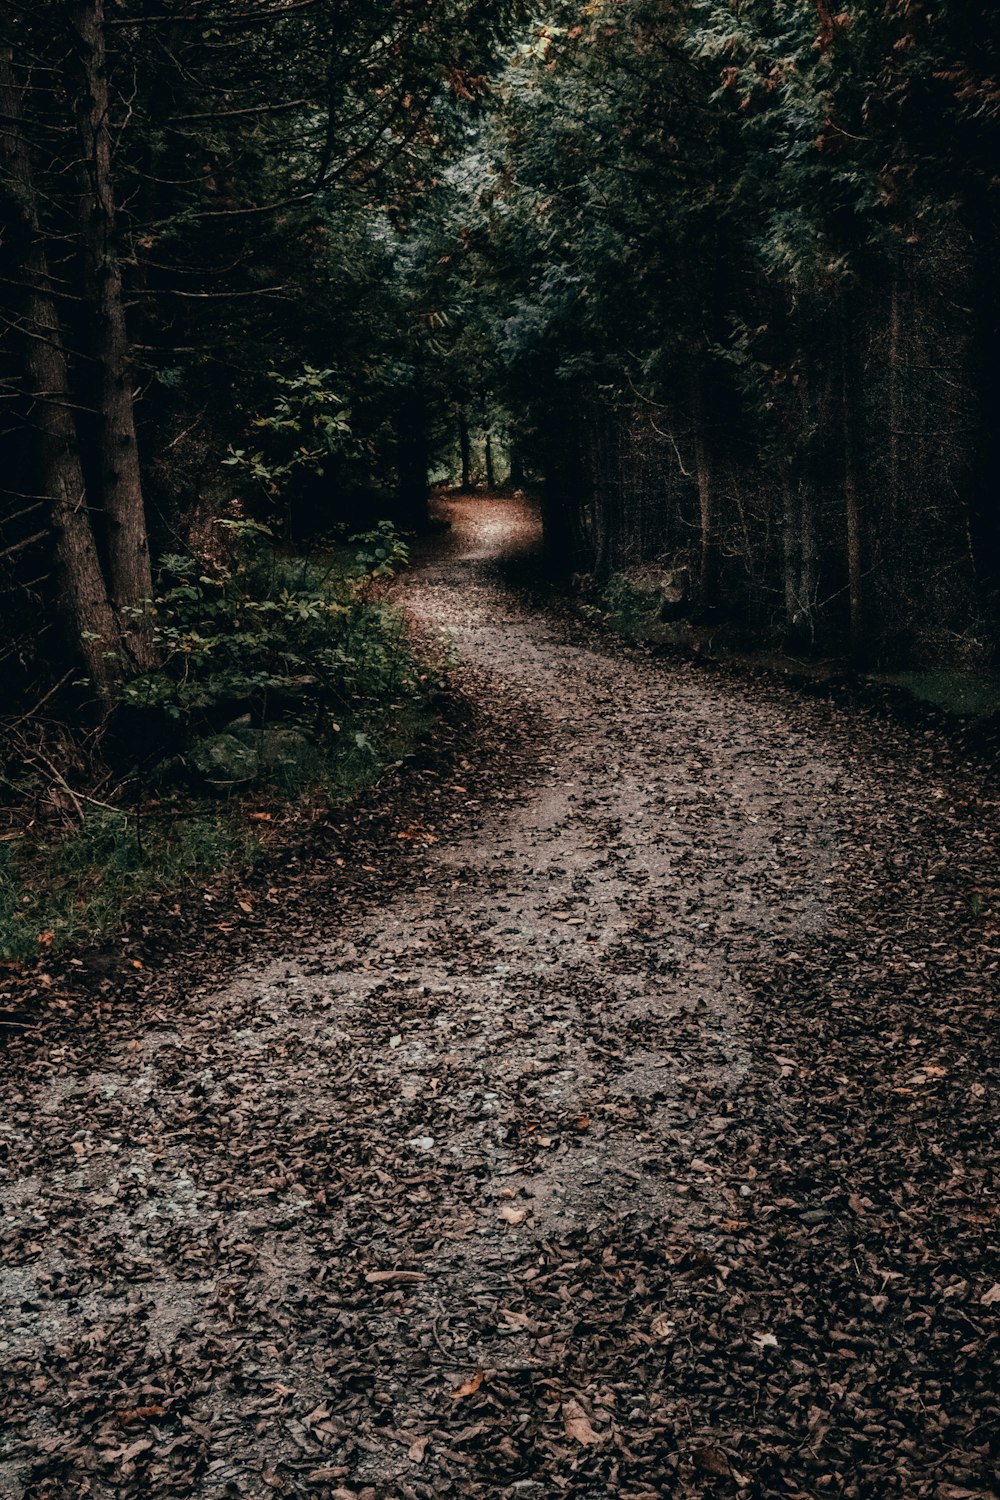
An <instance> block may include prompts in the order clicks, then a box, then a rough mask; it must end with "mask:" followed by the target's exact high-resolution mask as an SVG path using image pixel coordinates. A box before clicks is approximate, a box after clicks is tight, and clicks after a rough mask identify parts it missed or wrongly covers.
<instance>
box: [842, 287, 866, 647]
mask: <svg viewBox="0 0 1000 1500" xmlns="http://www.w3.org/2000/svg"><path fill="white" fill-rule="evenodd" d="M854 316H855V314H854V310H853V309H851V308H849V307H848V308H845V309H843V312H842V320H843V321H842V324H841V331H840V356H841V361H840V364H841V371H840V373H841V388H840V409H841V442H842V445H843V465H844V467H843V478H844V519H845V525H846V541H847V582H848V595H849V598H850V643H851V659H852V661H853V662H854V663H855V665H860V664H861V662H862V661H863V660H864V657H865V654H866V651H867V648H868V640H867V631H866V624H867V622H866V618H865V615H866V611H865V602H866V601H865V594H864V541H863V519H862V506H861V493H860V481H859V476H858V463H859V454H858V446H859V445H858V430H857V423H858V402H859V401H860V400H861V395H862V383H861V369H860V361H859V360H858V357H857V345H856V338H857V335H856V333H855V331H854Z"/></svg>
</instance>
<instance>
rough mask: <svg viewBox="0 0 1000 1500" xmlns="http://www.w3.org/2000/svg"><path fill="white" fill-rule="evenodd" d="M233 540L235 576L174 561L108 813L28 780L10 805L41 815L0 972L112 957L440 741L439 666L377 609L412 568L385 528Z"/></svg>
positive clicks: (164, 576)
mask: <svg viewBox="0 0 1000 1500" xmlns="http://www.w3.org/2000/svg"><path fill="white" fill-rule="evenodd" d="M229 532H230V545H229V546H228V548H227V549H225V556H224V557H223V558H222V559H216V560H215V561H213V562H208V561H206V560H205V559H204V558H195V557H190V556H187V557H184V556H176V557H170V558H167V559H165V560H164V564H163V569H162V573H161V580H162V582H161V588H160V591H159V593H158V596H157V598H156V599H155V600H154V601H153V604H152V616H151V618H152V630H153V636H154V641H155V646H156V651H157V665H156V667H155V668H154V669H153V670H151V671H147V672H144V673H141V674H138V675H136V676H133V677H132V678H131V679H130V680H129V681H128V682H127V683H126V684H125V685H124V688H123V690H122V695H121V705H120V708H119V712H118V717H117V726H116V727H115V728H113V730H112V736H114V735H115V734H116V735H117V746H116V749H115V750H114V752H113V753H114V754H115V755H116V756H117V760H118V774H117V775H116V777H115V781H114V790H113V791H111V792H107V791H104V790H102V792H101V802H100V804H98V803H97V802H96V801H95V799H94V798H93V797H92V796H91V795H90V790H91V789H90V788H88V787H87V786H85V785H82V784H80V782H79V781H78V784H77V786H76V787H74V786H72V785H70V783H69V782H68V781H67V780H66V779H65V778H64V777H63V776H60V778H59V780H60V785H57V786H53V785H52V784H51V782H50V781H49V782H46V776H45V773H44V771H43V770H41V769H40V767H39V765H38V764H37V763H35V764H31V763H26V765H25V767H24V768H23V770H22V774H21V777H20V780H19V781H18V782H16V783H15V791H16V792H17V793H18V794H19V795H20V796H21V798H22V801H23V803H24V805H25V807H28V806H30V805H33V806H34V807H35V808H36V809H41V811H40V812H37V813H36V815H34V816H32V817H31V818H30V819H28V820H26V821H24V822H23V824H22V826H21V827H20V828H18V829H16V830H15V832H14V834H13V836H12V835H10V834H8V835H7V836H6V837H5V840H4V841H3V842H2V843H0V957H2V958H4V959H6V960H8V961H24V960H26V959H29V958H30V957H31V956H32V955H36V954H38V953H39V952H40V951H42V952H44V951H46V950H48V949H58V948H63V947H78V946H82V945H85V944H95V943H102V942H106V941H107V940H108V939H109V938H110V937H112V936H113V934H114V933H115V931H116V929H118V928H119V927H120V926H121V923H122V921H123V919H124V917H125V916H126V914H127V913H128V912H129V910H130V909H134V908H135V907H137V906H139V905H141V903H142V902H143V901H144V900H146V899H148V898H149V897H150V896H152V895H153V894H155V893H164V892H169V891H171V890H176V889H178V888H180V887H182V886H184V885H186V884H190V883H198V882H203V881H206V880H208V879H210V878H211V877H212V876H213V875H217V874H218V873H219V872H221V871H222V870H225V869H228V868H233V867H237V866H249V865H252V864H253V862H254V861H255V859H257V858H258V857H259V855H260V853H261V850H262V847H263V841H264V839H265V838H266V837H267V830H268V828H269V827H271V826H273V825H274V824H275V823H276V822H278V821H279V819H280V817H281V816H282V815H283V813H288V812H290V811H291V810H292V809H293V808H294V806H295V805H296V804H303V803H307V802H308V803H313V804H314V803H317V802H318V803H338V802H340V803H342V802H344V801H347V800H349V799H350V798H351V797H352V796H353V795H355V794H356V793H358V792H359V791H361V790H362V789H364V788H366V787H370V786H371V785H372V784H374V783H375V782H377V780H378V778H379V777H380V776H381V775H382V774H383V773H384V771H385V770H386V768H387V767H388V766H390V765H392V764H394V763H398V762H399V761H401V760H402V759H403V757H404V756H406V755H407V754H408V753H410V752H411V751H412V750H413V749H414V747H415V746H416V744H417V743H418V741H419V740H420V739H421V738H422V737H423V736H425V735H426V734H427V733H428V732H429V731H430V729H431V727H432V726H433V723H434V721H435V710H434V702H433V699H434V694H435V692H436V690H437V689H438V688H439V687H440V686H441V685H442V668H441V666H440V665H437V666H434V665H431V664H428V663H426V662H422V661H420V660H419V659H418V658H417V657H416V656H415V654H414V651H413V649H412V646H411V643H410V641H409V638H408V635H407V632H406V629H405V625H404V622H403V620H402V619H401V617H400V616H399V614H398V613H397V612H396V611H395V610H394V609H393V608H392V607H391V606H390V605H389V604H387V603H386V602H385V600H384V598H383V597H382V589H381V585H382V581H383V580H384V579H386V578H388V577H390V576H391V575H392V573H393V572H394V571H395V570H396V568H397V567H399V566H400V565H401V564H402V563H403V562H405V560H406V550H405V547H404V546H403V545H402V544H401V543H400V541H399V540H398V538H397V537H396V536H395V534H394V533H393V532H392V530H391V528H390V527H388V526H382V527H379V528H378V529H377V530H376V531H375V532H373V533H370V534H369V535H367V536H365V537H360V538H354V539H353V540H352V544H351V545H346V544H340V545H338V546H335V547H331V548H327V549H325V550H323V551H321V552H317V553H316V554H315V555H313V556H311V557H292V556H288V555H284V554H282V553H281V552H280V551H279V550H278V549H277V548H276V547H275V546H274V545H273V541H272V538H271V537H270V535H269V533H268V532H267V529H266V528H265V527H262V526H259V525H257V524H255V523H248V522H242V521H241V522H239V523H236V524H233V525H230V527H229ZM53 810H57V816H56V815H55V814H54V812H53ZM46 812H48V813H49V814H50V815H48V816H46Z"/></svg>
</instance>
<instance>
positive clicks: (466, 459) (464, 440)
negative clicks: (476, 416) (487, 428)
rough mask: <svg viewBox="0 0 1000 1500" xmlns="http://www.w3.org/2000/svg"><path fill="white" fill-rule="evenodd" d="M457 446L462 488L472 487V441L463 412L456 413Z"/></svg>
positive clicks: (468, 488)
mask: <svg viewBox="0 0 1000 1500" xmlns="http://www.w3.org/2000/svg"><path fill="white" fill-rule="evenodd" d="M458 447H459V452H460V453H461V455H462V489H463V490H470V489H471V488H472V441H471V439H470V437H469V423H468V420H467V419H466V415H465V412H464V411H462V412H459V414H458Z"/></svg>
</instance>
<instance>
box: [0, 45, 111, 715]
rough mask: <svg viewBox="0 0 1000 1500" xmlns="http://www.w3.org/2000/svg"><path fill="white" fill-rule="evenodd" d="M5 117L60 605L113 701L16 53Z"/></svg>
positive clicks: (0, 86) (97, 572) (104, 603)
mask: <svg viewBox="0 0 1000 1500" xmlns="http://www.w3.org/2000/svg"><path fill="white" fill-rule="evenodd" d="M0 112H2V114H3V116H4V129H3V130H2V131H0V155H2V157H3V159H4V161H5V165H6V168H7V173H8V178H9V183H10V188H11V198H12V200H13V202H12V212H11V216H10V220H11V221H10V238H11V241H12V242H14V244H15V245H16V246H17V248H19V249H20V256H19V262H20V264H19V271H20V276H21V280H22V282H23V284H24V329H25V334H26V337H25V340H24V366H25V373H26V376H27V385H28V391H29V394H30V396H31V398H32V402H33V409H32V422H33V426H34V429H35V434H36V440H37V445H38V462H39V470H40V479H41V488H42V491H43V493H44V494H45V495H47V496H48V497H49V499H50V501H51V505H52V510H51V525H52V530H53V534H54V537H55V547H56V562H57V568H58V576H59V597H60V603H61V605H62V608H63V610H64V612H65V615H66V617H67V622H68V626H69V630H70V633H71V637H72V641H73V645H74V647H75V648H76V650H77V651H78V652H79V654H80V656H81V657H82V659H83V661H84V663H85V665H86V668H87V671H88V673H89V675H90V677H91V680H92V681H93V683H94V686H95V688H96V689H97V691H98V693H99V695H100V696H101V698H102V699H104V700H105V701H107V700H108V699H109V698H110V696H111V691H112V688H113V685H114V681H115V678H116V676H117V674H118V667H119V659H118V655H117V648H118V646H119V644H120V641H119V633H118V629H117V625H116V621H115V616H114V612H113V610H112V608H111V606H110V604H109V602H108V594H107V588H106V586H105V581H104V577H103V574H102V572H101V565H100V559H99V558H98V554H97V546H96V543H95V541H94V534H93V530H92V528H91V524H90V516H89V514H88V511H87V499H86V493H85V486H84V479H83V469H82V466H81V463H80V449H79V440H78V435H77V430H76V422H75V420H74V417H73V410H72V404H71V397H70V388H69V376H68V370H67V361H66V353H65V349H64V347H63V342H62V332H61V328H60V320H59V313H58V309H57V307H56V303H55V301H54V299H53V297H52V296H51V294H50V291H49V287H50V285H51V283H50V280H49V270H48V258H47V256H46V252H45V245H44V241H43V239H42V233H41V227H40V224H39V218H38V205H37V199H36V196H35V189H34V178H33V174H32V168H31V153H30V150H29V147H28V143H27V141H26V139H25V136H24V133H23V130H22V128H21V94H20V89H19V88H18V85H17V82H16V80H15V77H14V69H13V53H12V51H11V49H10V48H9V47H8V48H0Z"/></svg>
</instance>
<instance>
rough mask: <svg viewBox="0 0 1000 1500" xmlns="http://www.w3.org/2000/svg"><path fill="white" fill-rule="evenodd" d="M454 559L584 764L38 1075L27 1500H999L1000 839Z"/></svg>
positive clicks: (475, 605)
mask: <svg viewBox="0 0 1000 1500" xmlns="http://www.w3.org/2000/svg"><path fill="white" fill-rule="evenodd" d="M450 515H451V519H452V521H453V530H452V532H451V533H450V535H449V537H448V539H447V542H446V544H441V545H439V546H437V547H436V548H434V549H432V550H431V551H430V553H429V555H428V556H427V557H426V558H425V559H424V560H423V561H422V562H421V563H420V565H419V566H418V567H417V568H415V569H414V571H413V572H412V573H411V574H410V575H409V577H408V578H407V580H406V582H405V585H404V586H403V589H402V598H403V602H404V605H405V607H406V608H407V609H408V610H409V611H410V612H411V613H412V615H413V616H414V618H415V620H416V621H417V622H418V624H419V626H420V628H421V629H422V630H431V631H441V630H443V631H446V632H448V633H450V634H451V635H452V637H453V639H454V641H455V644H456V646H457V649H458V652H459V654H460V658H461V660H462V661H463V662H464V663H468V664H469V667H470V668H471V669H472V671H473V672H474V677H475V681H476V683H477V684H481V683H483V682H484V681H485V682H487V683H488V684H489V689H488V690H489V692H490V693H491V694H492V695H493V697H494V702H493V705H492V707H493V710H494V711H495V712H496V713H500V714H510V715H514V716H516V715H517V714H518V713H520V712H522V706H526V707H527V708H529V709H530V710H531V712H532V714H533V715H536V716H540V719H539V722H540V724H541V732H540V733H539V730H538V727H537V725H536V727H535V728H533V729H532V731H531V733H532V735H533V736H534V738H533V741H532V744H533V751H534V754H533V772H532V775H531V777H530V778H529V782H528V784H527V786H526V787H525V788H524V794H523V796H521V797H520V799H518V800H516V801H513V802H498V803H497V804H496V805H493V806H490V805H485V806H482V807H477V808H476V809H475V810H474V811H475V819H474V821H475V824H476V826H475V828H474V829H473V828H470V830H469V831H467V832H463V831H462V829H461V827H459V828H458V830H457V832H456V833H455V834H454V835H453V836H447V837H443V838H440V839H439V840H437V841H435V842H431V841H430V835H429V834H427V835H425V834H424V833H423V832H422V831H421V829H420V827H419V826H416V827H415V828H414V829H413V831H412V835H411V836H412V839H413V841H414V842H415V843H418V844H420V846H421V855H422V857H421V860H420V862H419V864H418V863H416V862H415V863H414V873H413V877H412V879H411V880H410V881H409V883H408V884H407V885H406V886H405V887H404V888H401V889H399V890H397V891H395V892H393V894H392V895H391V897H390V898H389V899H388V900H387V901H385V902H383V903H381V904H379V903H375V904H372V903H368V904H366V905H364V906H363V907H362V908H361V909H359V910H358V911H356V912H355V913H354V915H353V917H352V919H351V920H350V922H349V923H348V924H347V925H346V926H338V928H337V930H336V931H332V932H330V933H328V934H323V933H319V934H318V935H317V938H316V940H315V941H314V942H313V943H311V944H310V945H309V946H308V948H307V950H306V951H301V948H300V947H299V945H297V944H296V945H294V946H290V949H289V951H288V952H287V953H274V954H273V956H272V957H270V958H269V959H268V960H267V961H259V962H253V963H248V964H246V965H244V966H243V967H241V969H240V970H239V971H238V972H235V973H234V974H233V975H232V978H231V982H229V983H228V984H227V985H225V986H223V987H221V988H220V987H212V988H210V989H204V990H197V989H196V990H194V991H193V992H192V993H190V994H186V995H185V994H178V995H177V996H176V999H175V1002H174V1003H173V1005H172V1006H171V1008H170V1009H169V1011H167V1010H166V1009H163V1008H160V1009H159V1010H158V1011H157V1012H155V1013H153V1014H150V1015H147V1016H145V1017H144V1018H143V1019H142V1020H141V1021H137V1019H136V1016H135V1015H134V1014H132V1013H128V1014H124V1015H121V1016H116V1017H115V1018H113V1020H111V1021H109V1023H108V1025H107V1026H106V1027H105V1028H104V1029H103V1030H102V1031H101V1032H99V1033H95V1034H92V1035H91V1036H90V1037H89V1038H88V1040H87V1043H86V1045H85V1046H82V1047H77V1048H72V1049H65V1050H62V1051H61V1050H60V1047H59V1046H58V1045H47V1046H44V1047H43V1046H41V1045H40V1046H39V1047H38V1048H37V1050H36V1051H35V1052H34V1053H33V1052H32V1051H31V1048H30V1046H26V1047H21V1048H20V1049H19V1050H18V1051H16V1053H14V1054H12V1060H10V1061H8V1063H7V1065H6V1069H5V1077H4V1097H3V1100H2V1102H0V1142H2V1143H3V1145H4V1147H5V1148H6V1149H5V1157H6V1164H7V1165H6V1173H7V1179H6V1183H5V1190H4V1204H5V1210H6V1212H5V1220H4V1227H3V1233H2V1245H3V1249H4V1252H5V1257H4V1268H3V1270H2V1272H0V1309H2V1316H3V1325H2V1328H0V1355H2V1357H3V1361H4V1364H5V1367H6V1371H7V1378H8V1382H9V1385H8V1391H9V1394H8V1401H7V1412H6V1422H5V1427H6V1432H5V1436H4V1439H3V1446H2V1447H0V1495H10V1496H17V1497H21V1500H34V1497H41V1496H45V1497H55V1496H59V1497H63V1496H67V1497H75V1496H78V1495H79V1496H94V1497H100V1500H105V1497H112V1496H114V1497H117V1496H139V1495H143V1496H148V1497H161V1496H163V1497H165V1496H192V1497H205V1500H209V1497H216V1496H218V1497H223V1496H230V1495H231V1496H244V1497H258V1496H270V1495H309V1496H316V1497H323V1496H335V1497H338V1500H343V1497H346V1496H358V1495H360V1496H364V1497H365V1500H383V1497H385V1500H388V1497H396V1496H399V1497H402V1500H412V1497H414V1496H417V1497H421V1500H429V1497H431V1496H435V1497H436V1496H456V1497H457V1496H476V1497H483V1500H486V1497H491V1500H492V1497H494V1496H497V1497H499V1496H505V1497H506V1496H509V1497H524V1500H548V1497H550V1496H558V1495H563V1494H572V1495H578V1496H587V1497H594V1500H597V1497H603V1496H620V1497H628V1500H643V1497H645V1500H650V1497H653V1496H660V1495H678V1496H702V1495H710V1494H711V1495H715V1494H719V1495H738V1494H742V1495H748V1496H749V1495H760V1496H764V1495H782V1496H790V1497H796V1496H797V1497H810V1500H812V1497H814V1496H823V1495H848V1496H858V1497H871V1500H879V1497H882V1496H900V1497H903V1496H921V1497H923V1496H927V1497H933V1500H960V1497H963V1496H977V1497H985V1496H989V1495H991V1494H993V1493H994V1491H995V1489H996V1443H997V1438H998V1435H1000V1424H998V1422H997V1398H996V1394H995V1392H994V1391H993V1389H992V1381H991V1376H990V1368H991V1358H992V1352H991V1351H995V1348H996V1315H997V1313H998V1312H1000V1286H998V1285H995V1284H996V1283H998V1282H1000V1266H998V1264H997V1257H998V1244H997V1240H998V1221H997V1217H996V1198H995V1195H994V1192H993V1189H994V1188H995V1179H994V1178H993V1176H992V1174H993V1172H994V1170H995V1165H996V1161H995V1147H994V1142H993V1132H992V1121H993V1119H994V1118H995V1107H996V1099H995V1091H994V1085H995V1081H996V1073H997V1058H996V1049H995V1042H994V1040H993V1038H994V1031H995V1011H996V972H997V969H996V956H997V954H998V951H1000V950H998V948H997V947H996V938H995V923H994V924H993V926H992V927H991V926H990V925H989V921H988V917H989V911H990V910H991V909H992V908H991V907H990V901H991V900H992V897H991V896H990V891H991V890H992V889H993V887H992V886H991V885H990V879H991V875H990V871H991V869H992V868H993V866H992V863H991V861H992V859H993V856H994V854H995V844H994V843H993V837H994V832H995V827H996V802H995V801H991V800H990V799H989V797H988V795H987V792H986V790H985V788H984V786H983V784H982V778H981V776H980V775H979V773H978V772H977V771H975V769H974V768H973V769H972V770H970V771H964V770H962V768H961V767H957V768H956V767H955V765H954V764H953V758H952V757H951V752H950V751H949V749H948V747H947V745H946V744H945V743H944V741H943V740H942V739H940V738H939V737H935V736H934V735H930V736H927V737H924V736H922V735H920V734H918V733H915V732H913V731H909V730H904V729H901V728H900V729H893V730H887V729H885V728H884V726H883V728H882V729H880V728H879V726H877V725H873V724H872V723H871V722H869V721H868V720H863V721H861V720H859V719H857V718H853V719H851V720H850V721H849V722H848V720H847V719H846V718H845V715H844V714H841V713H840V712H839V711H838V710H836V709H835V708H832V707H830V706H829V705H823V704H818V703H803V702H800V701H799V700H798V699H797V698H796V697H795V695H794V694H793V693H792V692H791V691H789V690H786V689H784V688H781V687H773V686H768V685H766V684H763V685H762V684H761V683H759V682H754V681H752V680H741V679H740V678H738V677H736V676H732V675H729V674H725V673H713V672H708V671H705V670H703V669H701V668H699V667H697V666H695V665H693V664H689V663H684V662H673V663H663V662H655V661H652V660H650V659H649V658H648V657H647V656H645V655H644V654H643V653H641V652H639V651H635V650H630V649H626V648H623V647H621V646H619V645H618V644H616V643H614V642H609V641H606V640H602V639H601V638H599V637H597V636H591V635H590V634H589V633H588V632H586V631H584V630H582V629H581V628H580V627H579V625H578V624H575V623H574V622H573V621H572V620H570V619H569V618H568V617H564V616H563V615H562V614H561V613H560V612H559V611H558V610H546V609H544V608H540V607H537V606H536V605H535V604H533V603H532V602H531V601H530V600H528V599H525V598H522V597H521V596H519V595H518V593H517V592H516V591H515V590H512V589H511V588H509V587H507V586H506V585H505V584H504V581H503V575H502V572H501V571H498V568H497V566H496V565H497V563H498V561H499V562H504V563H509V562H511V561H512V560H513V561H515V562H516V560H517V556H518V554H519V552H528V551H530V549H531V547H532V546H533V545H534V542H535V526H534V519H533V516H532V514H531V512H530V510H529V509H528V508H527V507H526V506H523V505H519V504H518V503H517V502H513V501H508V502H495V501H474V500H465V501H461V502H455V503H453V504H452V505H451V507H450ZM460 670H461V669H460ZM880 735H881V738H879V736H880ZM991 820H992V821H991ZM992 878H993V879H994V880H995V873H994V876H993V877H992ZM970 891H979V892H983V891H985V892H986V897H985V898H983V899H985V902H986V905H985V915H984V905H983V899H979V900H974V901H971V903H970V900H969V892H970ZM991 945H993V946H991ZM946 1002H947V1003H946ZM991 1288H993V1289H994V1290H995V1293H996V1295H995V1297H993V1298H991Z"/></svg>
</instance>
